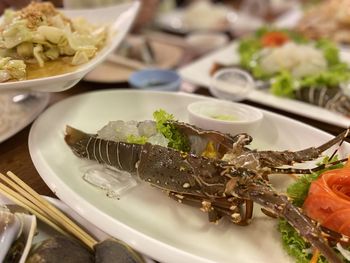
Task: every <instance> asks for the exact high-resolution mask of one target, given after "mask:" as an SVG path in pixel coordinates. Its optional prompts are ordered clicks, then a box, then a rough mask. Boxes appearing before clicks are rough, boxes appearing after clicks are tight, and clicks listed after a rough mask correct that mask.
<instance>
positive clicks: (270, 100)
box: [178, 42, 350, 128]
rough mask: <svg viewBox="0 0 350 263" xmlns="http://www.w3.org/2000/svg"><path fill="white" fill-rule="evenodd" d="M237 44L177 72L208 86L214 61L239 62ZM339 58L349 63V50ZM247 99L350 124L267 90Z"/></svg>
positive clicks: (320, 110) (307, 115)
mask: <svg viewBox="0 0 350 263" xmlns="http://www.w3.org/2000/svg"><path fill="white" fill-rule="evenodd" d="M237 45H238V43H237V42H233V43H231V44H230V45H228V46H226V47H224V48H222V49H219V50H217V51H215V52H213V53H210V54H209V55H207V56H205V57H203V58H201V59H199V60H197V61H195V62H193V63H190V64H188V65H186V66H184V67H182V68H180V69H179V70H178V72H179V73H180V75H181V76H182V77H183V78H184V79H185V80H187V81H189V82H192V83H194V84H197V85H201V86H204V87H209V85H210V75H209V72H210V68H211V66H212V65H213V63H214V62H221V63H225V64H237V63H238V62H239V56H238V54H237V52H236V48H237ZM341 58H342V59H343V60H344V61H346V62H348V63H350V52H349V51H342V52H341ZM248 99H249V100H251V101H255V102H257V103H261V104H265V105H267V106H271V107H275V108H277V109H282V110H285V111H288V112H292V113H296V114H299V115H302V116H305V117H308V118H312V119H315V120H319V121H323V122H326V123H330V124H334V125H337V126H340V127H344V128H345V127H348V126H350V118H347V117H344V116H342V115H340V114H337V113H333V112H330V111H329V110H326V109H323V108H320V107H317V106H314V105H311V104H309V103H304V102H301V101H297V100H292V99H286V98H280V97H277V96H274V95H272V94H270V93H268V91H262V90H255V91H253V92H251V93H250V95H249V97H248Z"/></svg>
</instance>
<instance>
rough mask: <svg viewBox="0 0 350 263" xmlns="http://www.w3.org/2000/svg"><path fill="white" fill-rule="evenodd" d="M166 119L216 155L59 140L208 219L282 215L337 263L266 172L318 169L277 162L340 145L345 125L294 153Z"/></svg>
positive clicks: (82, 138) (80, 138)
mask: <svg viewBox="0 0 350 263" xmlns="http://www.w3.org/2000/svg"><path fill="white" fill-rule="evenodd" d="M169 123H170V124H171V125H173V126H174V127H176V128H177V129H178V130H179V131H180V132H181V133H182V134H185V135H186V136H188V137H189V138H190V137H191V136H196V137H199V138H200V139H201V140H203V141H204V142H205V143H208V142H209V143H211V144H212V147H214V148H215V153H216V156H214V157H213V156H210V157H205V156H202V153H203V150H198V149H195V148H198V147H193V145H191V150H190V152H182V151H178V150H175V149H173V148H169V147H163V146H159V145H152V144H150V143H145V144H133V143H127V142H122V141H119V142H116V141H110V140H105V139H100V138H98V137H97V135H95V134H87V133H85V132H82V131H80V130H77V129H75V128H73V127H70V126H67V127H66V134H65V141H66V143H67V144H68V146H69V147H70V148H71V150H72V151H73V153H74V154H75V155H77V156H78V157H80V158H86V159H89V160H94V161H97V162H99V163H101V164H105V165H109V166H112V167H115V168H117V169H119V170H123V171H127V172H129V173H131V174H135V175H137V176H138V177H139V178H140V179H141V180H143V181H145V182H148V183H149V184H150V185H152V186H154V187H156V188H159V189H161V190H163V191H165V192H166V193H167V194H168V196H169V197H170V198H172V199H175V200H176V201H178V202H180V203H183V204H188V205H191V206H195V207H198V208H200V209H201V210H202V211H204V212H206V213H208V217H209V221H211V222H215V221H218V220H219V219H221V218H222V217H226V218H228V219H229V220H230V221H232V222H233V223H235V224H238V225H248V224H249V223H250V222H251V219H252V215H253V203H254V202H255V203H258V204H260V205H261V206H262V207H263V209H264V211H265V213H266V214H267V215H274V216H276V217H282V218H284V219H286V220H287V221H288V222H289V224H290V225H292V226H293V227H294V228H295V229H296V230H297V231H298V232H299V233H300V235H301V236H302V237H304V238H305V239H306V240H307V241H308V242H310V244H311V245H312V246H313V247H315V248H317V249H318V250H319V251H320V252H321V253H322V254H323V255H324V257H325V258H326V259H327V260H328V261H329V262H342V261H341V259H340V258H339V257H338V256H337V255H336V253H335V252H334V251H333V249H332V248H330V247H329V246H328V243H327V241H326V239H325V235H326V234H325V232H324V231H323V230H322V229H321V228H320V227H319V226H318V225H317V224H316V223H315V222H314V221H313V220H311V219H310V218H308V217H307V216H306V215H304V214H303V212H302V211H301V209H300V208H298V207H296V206H294V205H293V204H292V203H291V200H289V198H288V197H287V196H286V195H284V194H280V193H277V191H276V190H274V189H273V187H272V185H271V184H270V183H269V181H268V175H269V174H274V173H282V174H283V173H285V174H287V173H298V174H307V173H312V172H313V171H316V170H319V169H321V168H324V167H315V168H312V169H295V168H280V166H283V165H293V164H294V163H297V162H298V163H300V162H304V161H310V160H314V159H316V158H318V157H320V155H321V154H322V153H323V152H324V151H325V150H327V149H329V148H330V147H332V146H334V145H336V144H337V143H339V144H341V143H342V142H343V141H344V139H345V138H346V137H347V136H348V134H349V129H348V130H346V131H344V132H343V133H341V134H339V135H338V136H336V137H335V138H333V139H331V140H330V141H328V142H326V143H324V144H322V145H321V146H319V147H310V148H307V149H304V150H301V151H297V152H291V151H257V150H251V149H249V148H248V147H247V146H248V145H249V144H250V143H251V142H252V137H251V136H250V135H248V134H245V133H242V134H237V135H235V136H232V135H229V134H222V133H220V132H217V131H208V130H202V129H199V128H197V127H195V126H192V125H189V124H187V123H181V122H177V121H170V122H169ZM208 145H209V144H208Z"/></svg>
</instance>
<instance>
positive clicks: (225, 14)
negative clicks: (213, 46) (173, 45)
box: [155, 1, 237, 34]
mask: <svg viewBox="0 0 350 263" xmlns="http://www.w3.org/2000/svg"><path fill="white" fill-rule="evenodd" d="M236 18H237V15H236V12H235V11H234V10H233V9H232V8H230V7H227V6H225V5H220V4H212V3H211V2H210V1H197V2H193V4H190V5H188V6H187V7H186V8H175V9H173V10H171V11H168V12H165V13H160V14H159V15H158V16H157V17H156V19H155V24H156V25H157V26H158V27H160V28H162V29H165V30H168V31H171V32H175V33H181V34H186V33H189V32H193V31H229V30H230V26H231V25H230V22H232V23H234V20H236Z"/></svg>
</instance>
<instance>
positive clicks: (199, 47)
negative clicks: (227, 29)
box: [185, 32, 229, 54]
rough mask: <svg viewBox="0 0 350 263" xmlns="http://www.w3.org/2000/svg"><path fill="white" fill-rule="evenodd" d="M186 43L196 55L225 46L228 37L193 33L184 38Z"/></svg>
mask: <svg viewBox="0 0 350 263" xmlns="http://www.w3.org/2000/svg"><path fill="white" fill-rule="evenodd" d="M185 41H186V43H187V44H188V45H189V47H190V48H191V49H192V50H193V52H195V53H197V54H204V53H207V52H209V51H212V50H214V49H218V48H221V47H223V46H225V45H226V44H227V43H228V41H229V39H228V36H227V35H225V34H224V33H220V32H194V33H191V34H189V35H188V36H187V37H186V38H185Z"/></svg>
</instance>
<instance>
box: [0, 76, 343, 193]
mask: <svg viewBox="0 0 350 263" xmlns="http://www.w3.org/2000/svg"><path fill="white" fill-rule="evenodd" d="M126 87H129V86H128V84H127V83H120V84H100V83H90V82H85V81H81V82H80V83H78V84H77V85H76V86H75V87H73V88H72V89H70V90H67V91H64V92H60V93H52V95H51V99H50V105H52V104H54V103H56V102H58V101H60V100H62V99H65V98H67V97H70V96H73V95H76V94H80V93H84V92H89V91H93V90H97V89H98V90H101V89H118V88H119V89H120V88H126ZM195 93H196V94H202V95H208V96H210V94H209V92H208V90H207V89H206V88H199V89H198V90H196V91H195ZM244 103H247V104H249V105H253V106H257V107H260V108H263V109H266V110H270V111H273V112H277V113H280V114H282V115H285V116H288V117H291V118H293V119H295V120H300V121H302V122H304V123H307V124H309V125H312V126H314V127H316V128H319V129H321V130H324V131H326V132H329V133H331V134H333V135H336V134H339V133H340V132H342V131H343V130H344V129H343V128H340V127H337V126H334V125H330V124H326V123H322V122H319V121H315V120H312V119H309V118H306V117H301V116H298V115H295V114H292V113H288V112H284V111H281V110H277V109H274V108H270V107H266V106H263V105H259V104H257V103H254V102H250V101H244ZM48 129H49V128H48ZM29 130H30V126H28V127H26V128H25V129H24V130H22V131H21V132H19V133H17V134H16V135H15V136H13V137H12V138H10V139H8V140H6V141H5V142H3V143H1V144H0V172H1V173H6V172H7V171H9V170H10V171H12V172H14V173H15V174H17V175H18V176H19V177H20V178H22V180H24V181H25V182H27V183H28V184H29V185H30V186H31V187H32V188H33V189H35V190H36V191H37V192H38V193H40V194H42V195H48V196H54V194H53V193H52V192H51V190H50V189H49V188H48V187H47V186H46V184H45V183H44V181H43V180H42V179H41V177H40V176H39V174H38V172H37V171H36V169H35V167H34V165H33V163H32V161H31V158H30V155H29V150H28V135H29Z"/></svg>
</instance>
